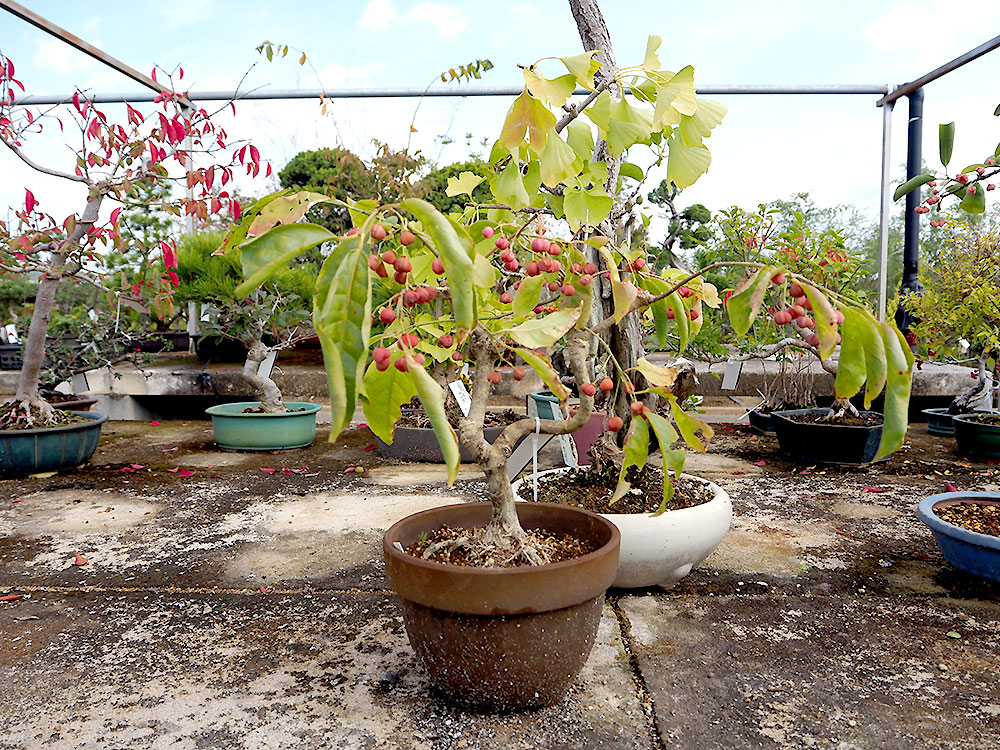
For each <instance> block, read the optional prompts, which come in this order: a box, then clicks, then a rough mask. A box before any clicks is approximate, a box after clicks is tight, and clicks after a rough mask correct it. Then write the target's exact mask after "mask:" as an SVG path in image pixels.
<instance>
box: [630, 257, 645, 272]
mask: <svg viewBox="0 0 1000 750" xmlns="http://www.w3.org/2000/svg"><path fill="white" fill-rule="evenodd" d="M632 265H633V266H635V270H637V271H641V270H642V269H643V268H645V267H646V259H645V258H636V259H635V262H634V263H633V264H632Z"/></svg>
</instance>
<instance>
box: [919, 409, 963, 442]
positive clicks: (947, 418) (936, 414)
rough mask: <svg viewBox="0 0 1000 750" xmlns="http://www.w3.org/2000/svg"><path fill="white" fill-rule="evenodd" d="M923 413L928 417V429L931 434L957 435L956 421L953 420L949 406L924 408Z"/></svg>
mask: <svg viewBox="0 0 1000 750" xmlns="http://www.w3.org/2000/svg"><path fill="white" fill-rule="evenodd" d="M921 414H923V415H924V416H925V417H927V431H928V432H929V433H930V434H931V435H946V436H948V437H954V436H955V423H954V422H952V419H951V416H952V415H951V414H949V413H948V408H947V407H944V408H942V409H924V410H923V411H922V412H921Z"/></svg>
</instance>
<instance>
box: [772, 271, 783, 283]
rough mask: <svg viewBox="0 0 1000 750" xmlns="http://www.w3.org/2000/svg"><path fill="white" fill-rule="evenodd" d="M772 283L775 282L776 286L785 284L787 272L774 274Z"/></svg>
mask: <svg viewBox="0 0 1000 750" xmlns="http://www.w3.org/2000/svg"><path fill="white" fill-rule="evenodd" d="M771 283H772V284H774V285H775V286H780V285H781V284H784V283H785V274H783V273H776V274H774V276H772V277H771Z"/></svg>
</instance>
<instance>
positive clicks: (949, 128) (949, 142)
mask: <svg viewBox="0 0 1000 750" xmlns="http://www.w3.org/2000/svg"><path fill="white" fill-rule="evenodd" d="M954 146H955V123H953V122H949V123H947V124H944V125H938V151H939V152H940V155H941V163H942V164H944V166H946V167H947V166H948V162H950V161H951V151H952V148H954Z"/></svg>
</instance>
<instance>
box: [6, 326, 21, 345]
mask: <svg viewBox="0 0 1000 750" xmlns="http://www.w3.org/2000/svg"><path fill="white" fill-rule="evenodd" d="M3 332H4V338H5V339H6V340H5V342H4V343H7V344H20V343H21V339H20V337H19V336H18V335H17V327H16V326H15V325H14V324H13V323H9V324H7V325H5V326H4V327H3Z"/></svg>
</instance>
